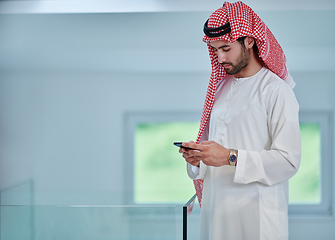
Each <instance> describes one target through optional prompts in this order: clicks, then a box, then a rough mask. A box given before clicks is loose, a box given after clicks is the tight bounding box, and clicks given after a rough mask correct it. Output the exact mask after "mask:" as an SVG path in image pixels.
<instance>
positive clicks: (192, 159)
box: [179, 141, 200, 167]
mask: <svg viewBox="0 0 335 240" xmlns="http://www.w3.org/2000/svg"><path fill="white" fill-rule="evenodd" d="M189 143H194V142H193V141H191V142H189ZM183 145H184V144H183ZM191 151H197V150H189V149H185V148H179V153H182V154H183V155H182V156H183V158H185V160H186V162H188V163H189V164H191V165H193V166H198V167H199V166H200V160H199V159H197V158H196V157H194V156H193V155H192V154H191V153H190V152H191Z"/></svg>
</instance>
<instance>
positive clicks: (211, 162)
mask: <svg viewBox="0 0 335 240" xmlns="http://www.w3.org/2000/svg"><path fill="white" fill-rule="evenodd" d="M183 146H184V147H189V148H194V149H196V150H186V149H184V148H180V149H179V152H180V153H183V158H185V160H186V162H188V163H190V164H191V165H193V166H198V165H199V163H200V161H202V162H203V163H204V164H206V165H207V166H213V167H220V166H223V165H230V164H229V161H228V157H229V152H230V150H229V149H227V148H225V147H223V146H221V145H220V144H218V143H216V142H214V141H203V142H202V143H201V144H196V143H194V142H188V143H186V142H184V143H183Z"/></svg>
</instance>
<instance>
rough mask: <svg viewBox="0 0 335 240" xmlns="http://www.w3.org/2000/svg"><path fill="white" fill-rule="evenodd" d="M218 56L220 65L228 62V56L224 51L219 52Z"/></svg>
mask: <svg viewBox="0 0 335 240" xmlns="http://www.w3.org/2000/svg"><path fill="white" fill-rule="evenodd" d="M216 55H217V56H218V60H219V63H224V62H227V59H226V54H225V53H224V52H223V51H217V52H216Z"/></svg>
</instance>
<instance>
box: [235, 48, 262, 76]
mask: <svg viewBox="0 0 335 240" xmlns="http://www.w3.org/2000/svg"><path fill="white" fill-rule="evenodd" d="M249 53H250V59H249V62H248V65H247V66H246V67H245V68H243V69H242V70H241V71H240V72H238V73H236V74H235V75H234V77H235V78H246V77H251V76H253V75H255V74H256V73H258V72H259V70H261V69H262V67H263V65H262V63H261V61H260V60H259V58H258V54H257V56H256V54H255V52H254V51H253V49H250V51H249Z"/></svg>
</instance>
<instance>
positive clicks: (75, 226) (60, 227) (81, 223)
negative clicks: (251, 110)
mask: <svg viewBox="0 0 335 240" xmlns="http://www.w3.org/2000/svg"><path fill="white" fill-rule="evenodd" d="M0 208H1V211H0V212H1V231H0V232H1V236H0V237H1V240H22V239H24V240H25V239H27V240H53V239H55V240H56V239H57V240H58V239H62V240H105V239H109V240H113V239H115V240H123V239H124V240H151V239H152V240H156V239H163V240H164V239H166V240H171V239H172V240H173V239H176V216H175V215H176V208H175V206H142V207H135V206H65V207H59V206H1V207H0Z"/></svg>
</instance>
